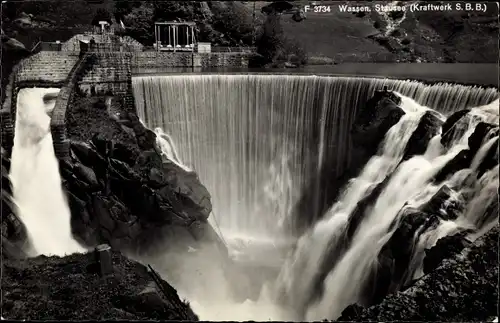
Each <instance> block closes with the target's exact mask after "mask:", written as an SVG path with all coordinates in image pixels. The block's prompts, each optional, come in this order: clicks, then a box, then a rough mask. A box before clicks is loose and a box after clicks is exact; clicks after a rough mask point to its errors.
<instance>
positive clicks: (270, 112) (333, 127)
mask: <svg viewBox="0 0 500 323" xmlns="http://www.w3.org/2000/svg"><path fill="white" fill-rule="evenodd" d="M132 83H133V88H134V96H135V100H136V107H137V111H138V114H139V117H140V118H141V120H143V121H144V122H145V123H146V125H147V126H148V127H150V128H155V127H159V128H161V129H163V131H165V132H167V133H168V134H169V135H170V136H171V138H172V139H173V141H175V142H176V144H177V145H178V148H179V153H178V155H179V157H175V158H176V159H177V160H182V161H184V162H185V163H186V164H187V165H189V167H190V168H192V169H193V170H194V171H196V172H197V173H198V174H199V176H200V178H201V181H202V182H203V183H204V184H205V185H206V186H207V188H208V189H209V191H210V192H211V194H212V196H213V204H214V210H215V213H216V215H217V216H218V217H217V220H218V221H219V223H220V225H221V227H222V231H223V233H224V235H225V236H228V235H229V236H230V235H235V236H241V235H243V236H250V237H259V238H262V236H264V237H267V238H268V239H269V238H270V239H271V240H273V241H279V240H280V233H281V232H282V230H281V227H280V223H281V222H282V220H283V219H284V218H286V217H287V215H289V213H290V208H291V207H292V206H293V205H294V203H295V202H296V201H297V199H298V197H299V196H300V194H301V190H302V189H303V188H304V186H305V185H306V184H307V182H308V180H309V178H310V177H311V176H313V175H315V172H317V171H318V169H319V168H320V166H321V165H322V164H323V163H324V162H325V161H326V160H328V161H329V163H332V164H331V167H332V168H334V169H335V170H336V172H337V174H341V173H342V172H343V171H344V170H346V169H347V168H348V167H349V164H350V162H351V161H350V160H349V156H350V154H349V152H350V150H351V149H352V147H351V144H350V141H349V140H348V139H349V137H350V129H351V125H352V124H353V122H354V119H355V117H356V115H357V113H358V111H359V109H360V108H362V107H363V104H364V103H365V102H366V101H367V100H368V99H369V98H371V97H372V95H373V93H374V91H375V90H381V89H382V88H383V87H385V86H386V87H387V88H388V89H389V90H393V91H395V92H396V94H397V95H398V96H400V97H401V99H402V103H401V108H402V109H403V110H404V112H405V115H404V116H403V117H402V118H401V119H400V120H399V122H398V123H397V124H395V125H394V126H393V127H392V128H391V129H390V130H389V131H388V132H387V133H386V135H385V139H384V141H383V142H382V143H381V144H380V147H379V149H378V153H377V154H376V155H375V156H373V157H372V158H371V159H370V160H369V162H368V163H367V164H366V165H365V166H364V168H363V170H362V171H361V172H360V174H359V175H358V176H357V177H356V178H353V179H351V180H350V181H349V183H348V184H347V185H346V187H344V189H343V192H342V194H341V195H340V197H339V198H338V199H337V201H336V202H335V203H334V204H333V206H332V207H331V208H330V209H329V211H328V212H327V214H326V215H325V216H324V217H323V218H322V219H321V220H320V221H318V222H316V223H315V224H314V225H313V227H312V228H311V229H309V230H308V231H307V232H306V233H304V234H303V235H302V236H301V237H300V238H299V239H298V241H297V242H296V244H295V247H294V248H293V250H292V251H291V252H290V254H289V255H288V256H287V257H286V259H285V261H284V263H283V265H282V267H281V272H280V273H279V275H278V277H277V278H276V280H275V281H274V282H273V284H270V285H266V286H264V287H265V288H263V290H262V294H261V298H260V300H259V301H257V302H255V303H251V302H250V303H249V301H248V300H247V301H246V302H245V303H243V304H238V305H235V302H234V301H233V302H232V303H229V304H225V306H220V308H219V309H218V310H219V311H224V309H227V308H231V311H236V309H239V310H240V311H242V313H243V312H245V313H244V314H241V313H240V314H241V315H240V316H241V317H240V316H238V319H240V318H241V319H266V318H267V319H273V320H298V321H301V320H323V319H330V320H331V319H336V318H338V317H339V316H340V315H341V312H342V310H343V309H344V308H346V306H348V305H350V304H353V303H359V304H361V305H370V303H371V302H373V299H374V296H373V294H374V293H375V292H376V289H377V287H376V285H378V284H382V283H383V280H382V279H381V278H380V277H379V276H378V275H379V274H380V275H382V274H384V272H383V270H382V272H380V273H379V272H378V271H379V270H380V265H381V263H382V260H381V257H382V256H383V255H384V250H385V248H386V247H387V245H388V243H389V242H390V241H391V238H392V237H393V235H395V233H396V231H397V230H398V228H399V226H400V225H401V224H402V223H403V222H405V221H407V220H408V217H414V216H416V215H415V210H419V208H422V207H424V206H425V205H426V204H428V203H430V201H431V199H432V198H433V197H434V196H435V195H436V194H437V193H438V192H439V191H440V190H441V189H443V188H445V187H446V188H448V189H449V190H450V192H451V193H450V195H449V197H448V199H447V200H446V201H445V203H444V206H443V207H442V209H439V210H433V212H437V214H438V215H442V214H446V213H447V212H449V211H448V209H447V207H448V206H450V205H452V206H456V205H458V206H459V207H458V208H457V209H458V211H457V217H456V218H453V217H445V216H443V215H442V216H441V217H440V216H433V217H431V218H430V219H428V220H426V221H425V223H424V224H420V225H419V226H418V228H417V229H416V231H415V233H414V234H413V237H411V236H410V237H407V238H408V240H409V241H408V242H407V243H408V244H409V245H410V249H411V253H410V255H409V260H408V264H407V265H405V267H404V268H405V269H404V272H403V273H399V274H395V273H394V272H393V271H389V274H390V275H391V277H390V279H389V283H388V286H387V288H386V291H385V293H388V292H395V291H397V290H400V289H402V288H404V287H405V286H406V285H407V284H409V283H410V282H411V281H412V280H414V279H417V278H419V277H420V276H422V275H423V274H424V270H423V261H424V258H425V249H428V248H430V247H432V246H434V245H435V244H436V242H437V241H438V240H439V239H440V238H442V237H445V236H448V235H451V234H454V233H457V232H470V233H468V236H467V238H468V239H469V240H473V239H475V237H477V236H479V235H480V234H481V233H482V232H484V231H486V230H487V229H488V228H489V227H491V226H492V225H494V224H495V222H497V220H496V219H495V217H491V216H488V215H485V214H487V213H488V212H487V209H488V208H489V207H490V206H491V204H492V203H493V202H494V201H495V200H496V199H498V195H497V190H498V184H499V182H498V181H499V170H498V164H496V166H494V167H490V168H488V169H487V170H486V171H484V172H483V173H481V171H480V169H481V168H482V167H481V165H483V161H485V160H486V159H487V158H488V155H490V154H491V151H492V148H493V147H494V145H498V130H497V132H495V131H491V133H489V134H488V136H486V137H485V138H484V140H483V142H482V143H481V146H480V148H479V150H478V151H477V152H475V155H474V157H473V160H472V162H471V164H470V166H469V167H467V168H464V169H461V170H458V171H456V172H454V173H451V174H448V175H446V176H444V175H442V174H443V171H444V169H445V168H446V166H447V165H448V164H449V163H450V162H451V161H452V160H454V159H455V158H456V157H457V156H459V154H460V153H461V152H462V151H463V150H464V149H466V148H467V147H468V140H469V137H470V136H471V135H472V134H473V133H474V130H475V129H476V126H477V125H478V124H479V123H480V122H482V121H484V122H488V123H490V124H495V125H497V126H498V123H499V122H498V116H499V111H498V110H499V108H498V93H497V90H496V89H483V88H479V87H468V86H461V85H451V84H436V85H424V84H422V83H420V82H415V81H398V80H387V79H368V78H349V77H322V76H286V75H172V76H145V77H134V78H133V80H132ZM473 107H475V108H473ZM466 108H473V109H472V111H471V112H469V114H470V115H471V118H470V119H469V120H470V121H469V124H468V125H467V126H466V128H467V129H466V131H465V132H464V133H461V134H460V135H457V136H456V138H452V139H451V142H450V144H449V145H447V146H446V147H445V146H443V145H442V144H441V139H442V138H441V133H438V134H437V135H436V136H435V137H434V138H432V139H431V140H430V142H429V143H428V145H427V148H426V151H425V152H424V153H422V154H420V155H415V156H412V157H410V158H408V159H405V158H404V154H405V148H406V146H407V144H408V143H409V140H410V138H411V136H412V134H413V133H414V131H415V130H416V129H417V126H418V125H419V122H420V121H421V118H422V116H424V114H425V113H426V112H428V111H431V110H434V112H435V115H437V116H438V118H439V119H441V120H442V121H444V120H445V119H446V117H447V116H449V115H450V114H452V113H453V112H454V111H458V110H462V109H466ZM496 129H498V127H496ZM157 133H158V132H157ZM174 150H175V149H174ZM172 155H175V154H174V153H172ZM327 156H328V158H327ZM332 156H333V158H332ZM496 156H497V157H498V149H497V150H496ZM332 160H333V162H332ZM483 168H484V167H483ZM367 201H368V202H367ZM363 203H365V204H366V203H367V205H365V206H364V208H360V207H359V206H360V205H362V204H363ZM354 218H357V220H356V219H354ZM353 222H354V223H355V225H353ZM382 278H383V277H382ZM214 288H215V287H214ZM269 302H272V303H273V304H274V306H269ZM196 303H198V300H197V302H196ZM202 305H203V304H202ZM197 306H199V304H197ZM200 308H202V309H209V308H210V309H212V305H210V306H205V307H203V306H200ZM257 312H258V314H251V313H257ZM203 316H204V317H203V319H220V316H216V317H210V318H209V317H208V316H209V314H208V313H203ZM225 319H234V318H232V317H231V318H225Z"/></svg>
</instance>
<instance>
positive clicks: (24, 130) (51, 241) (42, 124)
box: [10, 88, 85, 256]
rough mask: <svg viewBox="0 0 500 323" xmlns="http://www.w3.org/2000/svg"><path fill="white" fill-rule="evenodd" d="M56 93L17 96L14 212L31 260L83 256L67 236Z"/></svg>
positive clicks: (35, 91) (24, 92)
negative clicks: (53, 129)
mask: <svg viewBox="0 0 500 323" xmlns="http://www.w3.org/2000/svg"><path fill="white" fill-rule="evenodd" d="M58 93H59V89H55V88H24V89H21V90H19V93H18V95H17V111H16V125H15V136H14V147H13V149H12V158H11V161H12V162H11V170H10V180H11V182H12V189H13V200H14V203H15V212H16V214H17V216H18V217H19V218H20V220H21V221H22V222H23V223H24V225H25V226H26V229H27V232H28V238H29V240H30V242H31V246H32V248H33V250H31V251H30V253H31V254H30V255H31V256H36V255H40V254H44V255H58V256H63V255H67V254H72V253H75V252H84V251H85V249H84V248H83V247H81V246H80V245H79V244H78V243H77V242H76V241H75V239H74V238H73V236H72V234H71V225H70V217H71V214H70V210H69V207H68V205H67V202H66V197H65V196H64V192H63V190H62V187H61V177H60V174H59V166H58V161H57V159H56V156H55V155H54V147H53V144H52V135H51V133H50V114H51V112H52V109H54V105H55V98H56V97H57V94H58Z"/></svg>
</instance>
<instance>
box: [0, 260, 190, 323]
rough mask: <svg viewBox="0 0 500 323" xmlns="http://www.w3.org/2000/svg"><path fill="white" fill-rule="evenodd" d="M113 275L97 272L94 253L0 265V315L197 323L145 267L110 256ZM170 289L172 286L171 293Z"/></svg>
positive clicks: (178, 300) (56, 318)
mask: <svg viewBox="0 0 500 323" xmlns="http://www.w3.org/2000/svg"><path fill="white" fill-rule="evenodd" d="M111 260H112V272H111V273H110V274H108V275H106V276H104V277H101V276H100V275H98V273H97V271H96V270H95V267H96V263H95V258H94V253H88V254H73V255H70V256H66V257H45V256H40V257H36V258H30V259H26V260H23V261H16V260H8V261H3V262H2V316H3V317H4V318H6V319H12V320H17V319H23V320H24V319H26V320H79V319H81V318H82V317H85V318H86V319H91V320H117V319H118V320H134V321H138V320H167V321H168V320H174V321H197V320H198V317H197V316H196V315H195V314H194V313H193V311H192V310H191V308H190V307H189V305H188V304H187V303H185V302H183V301H182V300H181V299H180V298H179V296H178V294H177V292H176V291H175V289H174V288H173V287H172V286H170V285H169V284H168V283H167V282H166V281H164V280H161V279H160V280H159V284H161V285H162V287H161V289H160V287H159V286H158V285H156V283H155V282H154V278H153V277H152V276H151V274H150V272H149V271H148V269H147V268H146V267H144V266H143V265H141V264H139V263H137V262H134V261H131V260H128V259H127V258H125V257H124V256H122V255H121V254H119V253H117V252H114V251H112V254H111ZM167 286H168V287H169V288H168V289H167Z"/></svg>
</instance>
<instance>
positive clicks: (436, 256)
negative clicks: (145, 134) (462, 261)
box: [424, 232, 471, 274]
mask: <svg viewBox="0 0 500 323" xmlns="http://www.w3.org/2000/svg"><path fill="white" fill-rule="evenodd" d="M466 235H467V232H460V233H457V234H454V235H451V236H447V237H444V238H441V239H439V240H438V242H437V243H436V245H435V246H434V247H432V248H431V249H427V250H426V251H425V258H424V274H428V273H430V272H432V271H433V270H434V269H436V268H437V267H438V266H439V265H440V264H441V263H442V261H443V260H444V259H449V258H451V257H453V256H455V255H457V254H459V253H460V252H461V251H462V250H463V249H465V248H467V247H469V246H470V245H471V242H470V241H468V240H467V239H466V238H465V237H466Z"/></svg>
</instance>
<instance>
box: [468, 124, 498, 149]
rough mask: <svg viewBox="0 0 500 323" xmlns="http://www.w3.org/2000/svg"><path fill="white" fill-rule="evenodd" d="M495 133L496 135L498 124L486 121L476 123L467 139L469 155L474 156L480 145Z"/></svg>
mask: <svg viewBox="0 0 500 323" xmlns="http://www.w3.org/2000/svg"><path fill="white" fill-rule="evenodd" d="M495 135H496V136H498V126H496V125H493V124H490V123H486V122H480V123H478V125H477V126H476V128H475V129H474V132H473V133H472V135H470V136H469V140H468V144H469V149H470V151H471V155H472V156H475V155H476V153H477V152H478V151H479V149H480V148H481V146H482V145H483V144H484V143H486V141H487V140H488V139H490V138H493V137H494V136H495Z"/></svg>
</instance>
